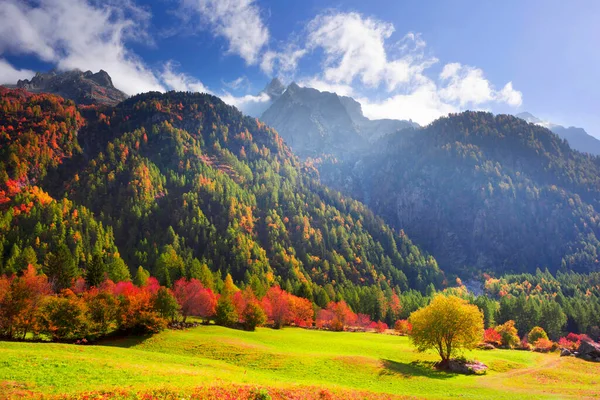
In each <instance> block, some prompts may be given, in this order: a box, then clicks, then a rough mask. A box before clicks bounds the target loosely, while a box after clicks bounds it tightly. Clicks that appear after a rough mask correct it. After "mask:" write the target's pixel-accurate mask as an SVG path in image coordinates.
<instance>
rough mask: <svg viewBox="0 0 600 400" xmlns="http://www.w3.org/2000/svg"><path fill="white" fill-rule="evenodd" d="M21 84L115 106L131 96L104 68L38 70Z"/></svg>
mask: <svg viewBox="0 0 600 400" xmlns="http://www.w3.org/2000/svg"><path fill="white" fill-rule="evenodd" d="M17 87H18V88H21V89H25V90H27V91H29V92H34V93H42V92H43V93H53V94H57V95H59V96H62V97H65V98H68V99H71V100H73V101H75V102H76V103H78V104H102V105H111V106H114V105H116V104H118V103H120V102H121V101H123V100H125V99H126V98H127V95H126V94H125V93H123V92H122V91H120V90H119V89H117V88H115V86H114V85H113V83H112V79H111V77H110V75H108V73H107V72H106V71H104V70H100V71H99V72H96V73H93V72H91V71H86V72H82V71H79V70H72V71H66V72H56V71H50V72H47V73H40V72H38V73H37V74H36V75H35V76H34V77H33V78H31V79H30V80H29V79H24V80H19V81H18V82H17Z"/></svg>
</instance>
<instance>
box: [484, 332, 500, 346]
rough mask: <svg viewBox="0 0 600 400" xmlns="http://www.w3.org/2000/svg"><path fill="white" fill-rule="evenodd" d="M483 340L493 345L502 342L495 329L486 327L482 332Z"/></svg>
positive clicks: (498, 344)
mask: <svg viewBox="0 0 600 400" xmlns="http://www.w3.org/2000/svg"><path fill="white" fill-rule="evenodd" d="M483 341H484V343H488V344H492V345H494V346H500V345H501V344H502V336H501V335H500V333H498V331H496V329H494V328H488V329H486V330H485V331H484V332H483Z"/></svg>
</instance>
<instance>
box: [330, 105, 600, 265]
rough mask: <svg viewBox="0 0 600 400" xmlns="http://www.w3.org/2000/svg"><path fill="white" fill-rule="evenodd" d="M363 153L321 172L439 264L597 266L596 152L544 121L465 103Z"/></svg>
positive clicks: (599, 191) (599, 192)
mask: <svg viewBox="0 0 600 400" xmlns="http://www.w3.org/2000/svg"><path fill="white" fill-rule="evenodd" d="M365 153H366V154H364V155H362V156H360V157H358V160H353V161H352V162H348V163H334V162H330V161H328V162H326V163H323V164H321V165H320V171H321V177H322V180H323V181H324V182H325V183H327V184H329V185H331V186H334V187H337V188H340V189H343V190H344V191H346V193H349V194H351V195H352V196H354V197H355V198H357V199H359V200H362V201H364V202H365V203H366V204H367V205H368V206H370V207H371V208H372V210H373V211H374V212H375V213H376V214H378V215H380V216H382V217H383V218H384V220H386V222H388V223H389V224H390V225H392V226H394V227H396V228H401V229H404V230H405V231H406V233H407V234H409V235H410V236H411V237H412V238H414V239H415V240H416V242H417V243H419V244H420V245H422V246H423V247H424V248H425V249H426V250H428V251H430V252H431V253H432V254H433V255H434V256H435V257H436V259H437V260H438V262H439V263H440V265H441V266H442V268H444V269H447V270H451V271H455V272H457V271H463V272H464V271H469V274H470V273H476V272H486V271H487V272H495V273H498V274H501V273H505V272H525V271H529V272H533V271H535V269H536V268H537V267H542V268H544V267H548V268H549V269H550V270H551V271H557V270H574V271H579V272H589V271H598V270H600V264H599V261H598V250H599V247H600V242H599V240H598V238H599V237H600V227H599V222H600V215H599V214H598V207H599V206H600V204H599V202H600V159H599V158H596V157H594V156H590V155H587V154H582V153H579V152H577V151H574V150H572V149H571V148H570V147H569V145H568V144H567V142H566V141H565V140H563V139H560V138H559V137H558V136H557V135H555V134H553V133H552V132H550V131H549V130H547V129H545V128H543V127H540V126H537V125H534V124H528V123H526V122H525V121H523V120H521V119H519V118H515V117H512V116H508V115H498V116H494V115H492V114H489V113H483V112H464V113H461V114H455V115H450V116H449V117H445V118H440V119H439V120H436V121H434V122H433V123H432V124H430V125H429V126H427V127H425V128H423V129H419V130H413V131H412V132H411V133H408V132H407V131H403V133H402V134H396V135H389V136H387V137H385V138H383V139H382V140H381V141H380V142H378V143H376V144H375V145H374V146H372V147H371V149H370V151H367V152H365ZM340 182H341V183H340Z"/></svg>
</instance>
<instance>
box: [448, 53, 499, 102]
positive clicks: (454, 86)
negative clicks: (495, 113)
mask: <svg viewBox="0 0 600 400" xmlns="http://www.w3.org/2000/svg"><path fill="white" fill-rule="evenodd" d="M440 79H441V80H442V81H448V83H447V86H446V87H444V88H443V89H441V90H440V96H441V97H442V98H443V99H444V100H447V101H451V102H458V104H459V105H460V106H461V107H464V106H466V105H469V104H471V105H478V104H482V103H487V102H489V101H492V100H493V99H494V91H493V90H492V87H491V85H490V82H489V81H488V80H487V79H485V78H484V76H483V71H482V70H481V69H479V68H472V67H466V66H462V65H460V64H459V63H452V64H446V65H445V66H444V69H443V70H442V73H441V74H440Z"/></svg>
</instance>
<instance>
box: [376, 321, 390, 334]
mask: <svg viewBox="0 0 600 400" xmlns="http://www.w3.org/2000/svg"><path fill="white" fill-rule="evenodd" d="M387 328H388V324H386V323H385V322H381V321H377V323H376V324H375V332H377V333H383V332H385V331H386V329H387Z"/></svg>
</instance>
